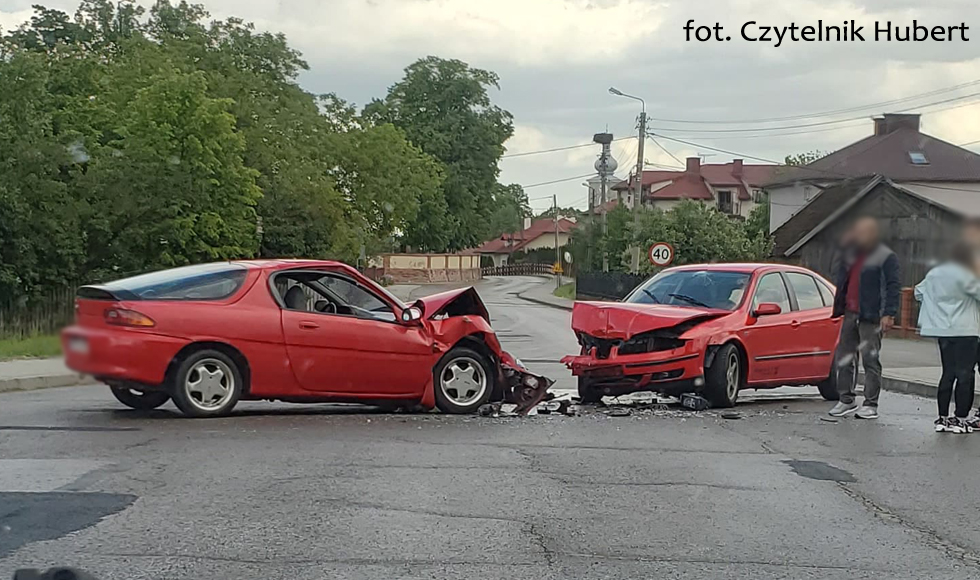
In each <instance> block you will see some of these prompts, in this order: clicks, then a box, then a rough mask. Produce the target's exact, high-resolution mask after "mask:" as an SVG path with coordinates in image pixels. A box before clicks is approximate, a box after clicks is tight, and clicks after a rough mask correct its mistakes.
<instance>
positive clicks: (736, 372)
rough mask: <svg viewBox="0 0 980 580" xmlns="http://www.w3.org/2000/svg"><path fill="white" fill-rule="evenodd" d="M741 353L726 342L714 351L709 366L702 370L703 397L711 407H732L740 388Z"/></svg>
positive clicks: (741, 374) (741, 373)
mask: <svg viewBox="0 0 980 580" xmlns="http://www.w3.org/2000/svg"><path fill="white" fill-rule="evenodd" d="M743 374H744V373H743V372H742V355H741V353H740V352H739V351H738V347H736V346H735V345H734V344H726V345H724V346H722V347H721V348H719V349H718V352H716V353H715V358H714V360H712V361H711V366H709V367H708V368H706V369H705V370H704V383H705V384H704V397H705V398H706V399H708V402H709V403H711V406H712V407H719V408H727V407H734V406H735V401H736V400H738V391H739V390H740V389H741V388H742V376H743Z"/></svg>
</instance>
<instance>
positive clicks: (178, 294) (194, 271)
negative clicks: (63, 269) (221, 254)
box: [79, 263, 248, 300]
mask: <svg viewBox="0 0 980 580" xmlns="http://www.w3.org/2000/svg"><path fill="white" fill-rule="evenodd" d="M247 273H248V269H247V268H245V266H242V265H239V264H227V263H224V264H200V265H197V266H184V267H182V268H174V269H172V270H163V271H160V272H151V273H149V274H141V275H139V276H133V277H132V278H123V279H122V280H116V281H115V282H109V283H108V284H103V285H102V286H98V287H96V288H99V289H101V290H104V291H106V292H109V293H110V294H112V295H113V296H114V297H115V298H116V299H117V300H222V299H225V298H228V297H230V296H231V295H232V294H234V293H235V292H238V290H239V289H240V288H241V287H242V284H243V283H244V282H245V276H246V274H247ZM79 295H80V296H81V295H82V291H81V290H80V291H79Z"/></svg>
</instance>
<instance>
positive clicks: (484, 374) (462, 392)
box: [432, 346, 494, 415]
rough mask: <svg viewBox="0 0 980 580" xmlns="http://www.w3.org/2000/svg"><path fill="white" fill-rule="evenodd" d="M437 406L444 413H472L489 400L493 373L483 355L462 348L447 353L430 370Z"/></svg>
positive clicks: (491, 391)
mask: <svg viewBox="0 0 980 580" xmlns="http://www.w3.org/2000/svg"><path fill="white" fill-rule="evenodd" d="M432 380H433V385H434V386H435V395H436V406H437V407H438V408H439V410H440V411H442V412H443V413H451V414H454V415H461V414H467V413H475V412H476V410H477V409H479V408H480V407H481V406H482V405H484V404H486V403H487V402H488V401H489V400H490V395H492V394H493V390H494V371H493V367H492V366H491V365H490V361H489V360H488V359H487V357H486V356H484V355H483V354H482V353H480V352H477V351H475V350H473V349H471V348H466V347H463V346H459V347H456V348H454V349H452V350H450V351H449V352H448V353H446V355H445V356H444V357H442V359H440V360H439V362H438V363H437V364H436V366H435V368H434V369H433V370H432Z"/></svg>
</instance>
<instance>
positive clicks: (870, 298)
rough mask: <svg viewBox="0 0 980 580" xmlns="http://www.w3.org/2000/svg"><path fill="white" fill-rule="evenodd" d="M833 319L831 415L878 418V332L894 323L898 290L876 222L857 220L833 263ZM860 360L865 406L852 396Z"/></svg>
mask: <svg viewBox="0 0 980 580" xmlns="http://www.w3.org/2000/svg"><path fill="white" fill-rule="evenodd" d="M836 262H837V264H836V266H835V272H834V282H835V284H836V285H837V294H836V295H835V296H834V313H833V316H834V318H840V317H843V319H844V320H843V322H842V323H841V330H840V341H839V342H838V344H837V359H836V360H837V368H836V369H835V371H836V372H837V392H838V393H839V395H840V401H839V402H838V403H837V404H836V405H834V408H833V409H831V410H830V414H831V416H834V417H844V416H847V415H850V414H851V413H857V416H858V417H859V418H861V419H877V418H878V394H879V393H880V392H881V359H880V351H881V335H882V333H884V332H885V331H887V330H889V329H890V328H891V327H892V326H893V325H894V324H895V315H896V314H898V306H899V300H900V293H901V283H900V280H899V265H898V256H896V255H895V252H893V251H891V249H890V248H888V246H886V245H884V244H882V243H881V240H880V237H879V231H878V222H877V221H875V219H874V218H870V217H865V218H861V219H859V220H858V221H856V222H855V223H854V225H853V227H852V228H851V231H850V232H849V233H848V236H847V237H846V239H845V240H844V243H843V244H842V247H841V254H840V257H839V259H838V260H837V261H836ZM858 355H860V356H861V360H862V361H863V363H864V377H865V378H864V405H861V406H859V405H858V404H857V402H856V401H855V399H854V382H855V377H856V376H857V373H856V369H857V358H858Z"/></svg>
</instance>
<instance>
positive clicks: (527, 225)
mask: <svg viewBox="0 0 980 580" xmlns="http://www.w3.org/2000/svg"><path fill="white" fill-rule="evenodd" d="M530 227H531V218H529V217H526V218H524V229H525V230H526V229H528V228H530Z"/></svg>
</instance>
